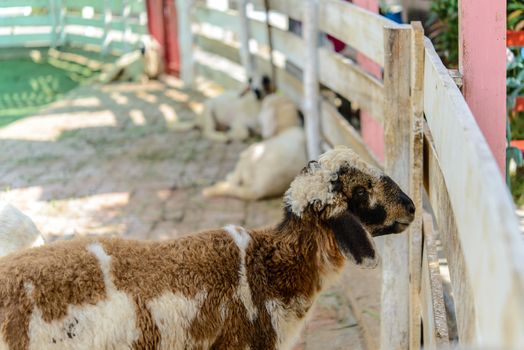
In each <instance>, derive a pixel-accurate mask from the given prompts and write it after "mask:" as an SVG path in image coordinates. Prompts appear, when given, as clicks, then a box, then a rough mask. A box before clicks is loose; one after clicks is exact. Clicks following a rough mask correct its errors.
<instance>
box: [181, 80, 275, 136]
mask: <svg viewBox="0 0 524 350" xmlns="http://www.w3.org/2000/svg"><path fill="white" fill-rule="evenodd" d="M270 85H271V83H270V80H269V78H268V77H265V76H264V77H262V78H261V80H260V83H259V84H257V83H254V82H253V80H250V81H249V84H248V86H247V87H246V88H245V89H244V90H243V91H241V92H240V93H239V92H236V91H227V92H225V93H223V94H222V95H220V96H217V97H215V98H212V99H209V100H207V101H206V102H205V103H204V110H203V112H202V113H201V114H198V115H197V116H196V118H195V121H194V122H182V121H179V122H176V123H175V124H173V125H171V128H172V129H173V130H175V131H186V130H190V129H192V128H194V127H198V128H200V129H201V130H202V134H203V135H204V137H206V138H208V139H210V140H213V141H219V142H226V141H230V140H240V141H242V140H245V139H247V138H248V137H249V135H250V132H254V133H258V131H259V126H258V122H257V117H258V114H259V113H260V109H261V106H262V100H263V99H264V97H265V96H266V95H267V94H269V92H270ZM220 129H227V130H226V131H224V130H220Z"/></svg>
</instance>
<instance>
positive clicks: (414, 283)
mask: <svg viewBox="0 0 524 350" xmlns="http://www.w3.org/2000/svg"><path fill="white" fill-rule="evenodd" d="M411 27H412V33H411V65H410V66H411V108H412V112H411V113H410V116H411V121H410V130H411V135H410V147H409V149H410V169H411V174H410V188H409V194H410V197H411V199H412V200H413V203H415V207H416V212H415V219H414V220H413V223H412V224H411V226H410V228H409V231H408V234H409V281H410V285H409V346H410V349H419V348H420V299H419V296H420V278H421V265H422V262H421V258H422V211H423V209H422V176H423V174H422V172H423V170H422V162H423V159H422V158H423V148H424V128H423V127H424V125H423V119H424V92H423V89H424V28H423V27H422V24H421V23H420V22H413V23H412V24H411Z"/></svg>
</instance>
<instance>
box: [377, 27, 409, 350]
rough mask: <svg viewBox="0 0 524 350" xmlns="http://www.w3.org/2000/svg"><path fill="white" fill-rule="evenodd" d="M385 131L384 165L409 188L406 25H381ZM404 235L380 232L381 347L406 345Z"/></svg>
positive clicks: (387, 348)
mask: <svg viewBox="0 0 524 350" xmlns="http://www.w3.org/2000/svg"><path fill="white" fill-rule="evenodd" d="M384 52H385V58H384V61H385V64H384V66H385V67H384V90H385V101H384V102H385V106H384V131H385V144H386V161H385V170H386V173H388V174H389V175H390V176H391V177H392V178H393V179H394V180H395V181H396V182H397V183H398V184H399V186H400V187H401V188H402V189H403V190H404V191H405V192H408V193H409V189H410V179H411V178H412V172H411V168H410V146H411V140H410V138H411V134H412V133H411V119H412V118H411V112H412V106H411V99H410V79H406V77H409V76H410V73H411V71H410V57H411V27H409V26H402V27H392V28H388V27H386V28H385V29H384ZM408 249H409V244H408V235H407V234H406V233H403V234H401V235H393V236H386V237H384V251H383V260H384V264H383V268H382V271H383V277H382V297H381V301H382V305H381V319H380V320H381V334H380V340H381V341H380V347H381V349H384V350H391V349H407V348H408V346H409V295H410V293H409V292H410V287H409V268H408V267H409V260H408Z"/></svg>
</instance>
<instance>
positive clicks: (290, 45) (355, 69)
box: [196, 7, 384, 121]
mask: <svg viewBox="0 0 524 350" xmlns="http://www.w3.org/2000/svg"><path fill="white" fill-rule="evenodd" d="M196 17H197V18H198V21H199V22H200V23H209V24H212V25H214V26H217V27H220V28H222V29H225V30H226V31H228V32H234V31H235V30H237V29H238V28H239V22H238V18H237V17H236V16H235V12H233V11H218V10H214V9H207V8H203V7H197V8H196ZM250 28H251V31H252V38H253V39H255V40H256V41H257V42H258V43H259V44H261V45H262V47H259V50H263V49H264V45H265V44H266V43H267V35H266V32H265V28H264V24H263V23H261V22H258V21H255V20H251V21H250ZM197 31H198V32H199V34H201V35H206V34H203V33H202V31H201V30H200V29H197ZM272 37H273V45H274V50H275V51H277V52H279V53H282V54H283V55H284V57H285V59H286V60H289V61H290V62H292V63H293V64H294V65H296V66H298V67H299V68H304V62H305V60H304V57H305V55H304V52H305V44H304V41H303V40H301V39H300V38H299V37H297V36H296V35H294V34H292V33H290V32H286V31H283V30H281V29H278V28H273V30H272ZM228 45H229V43H228ZM237 47H238V46H237ZM223 52H225V51H223ZM217 53H219V52H217ZM252 53H253V52H252ZM228 54H230V53H228ZM318 55H319V62H322V64H320V65H319V80H320V82H321V83H322V84H324V85H326V86H328V87H329V88H331V89H332V90H334V91H336V92H338V93H339V94H341V95H342V96H344V97H345V98H347V99H348V100H350V101H351V102H353V103H356V104H357V105H358V106H359V107H360V108H362V109H363V110H365V111H369V112H370V113H371V114H372V115H373V116H375V117H376V118H377V120H379V121H382V116H383V114H384V86H383V84H382V82H381V81H380V80H378V79H376V78H374V77H373V76H371V75H369V74H368V73H366V72H365V71H364V70H362V69H361V68H360V67H359V66H358V65H356V64H354V63H353V62H351V60H349V59H347V58H344V57H343V56H341V55H338V54H336V53H334V52H330V51H329V50H327V49H325V48H319V49H318ZM306 57H307V56H306Z"/></svg>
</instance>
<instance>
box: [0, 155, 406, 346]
mask: <svg viewBox="0 0 524 350" xmlns="http://www.w3.org/2000/svg"><path fill="white" fill-rule="evenodd" d="M284 206H285V209H284V217H283V219H282V221H281V222H280V224H278V226H275V227H270V228H265V229H259V230H246V229H243V228H241V227H238V226H227V227H225V228H223V229H215V230H210V231H205V232H201V233H199V234H196V235H193V236H187V237H183V238H179V239H174V240H170V241H164V242H148V241H132V240H125V239H121V238H100V239H84V240H82V239H81V240H72V241H65V242H57V243H53V244H49V245H46V246H43V247H39V248H34V249H31V250H28V251H23V252H20V253H16V254H12V255H9V256H7V257H4V258H1V259H0V325H1V333H0V349H8V348H9V349H38V350H41V349H288V348H289V347H290V346H292V344H293V342H294V339H295V336H296V335H297V334H298V332H299V330H300V328H301V325H302V324H303V322H304V320H305V319H306V316H307V315H308V312H309V310H310V309H311V306H312V305H313V303H314V302H315V299H316V298H317V296H318V295H319V293H320V292H321V291H322V290H323V289H325V288H326V286H327V285H328V283H330V282H331V281H333V279H334V278H335V277H336V276H337V275H338V274H339V273H340V272H341V270H342V268H343V266H344V264H345V261H346V260H352V261H354V262H355V263H357V264H358V265H361V266H364V267H374V266H376V265H377V263H378V260H379V258H378V255H377V252H376V250H375V246H374V243H373V239H372V237H373V236H378V235H384V234H389V233H399V232H401V231H403V230H404V229H405V228H406V227H407V226H408V225H409V224H410V222H411V221H412V219H413V215H414V210H415V209H414V206H413V203H412V201H411V200H410V199H409V198H408V197H407V196H406V195H405V194H404V193H403V192H402V191H401V190H400V188H399V187H398V186H397V185H396V184H395V183H394V182H393V181H392V180H391V179H390V178H389V177H387V176H386V175H384V174H383V173H381V172H380V171H378V170H376V169H374V168H372V167H370V166H369V165H367V164H365V163H363V162H362V161H361V160H359V159H358V157H357V156H356V155H355V154H354V153H353V152H352V151H350V150H348V149H335V150H333V151H329V152H327V153H325V154H324V155H322V156H321V157H320V159H319V161H318V163H317V162H310V164H309V165H308V166H307V167H306V168H305V169H304V171H303V172H302V173H301V174H300V175H298V176H297V178H296V179H295V180H294V181H293V183H292V184H291V186H290V188H289V189H288V191H287V192H286V195H285V198H284Z"/></svg>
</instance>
